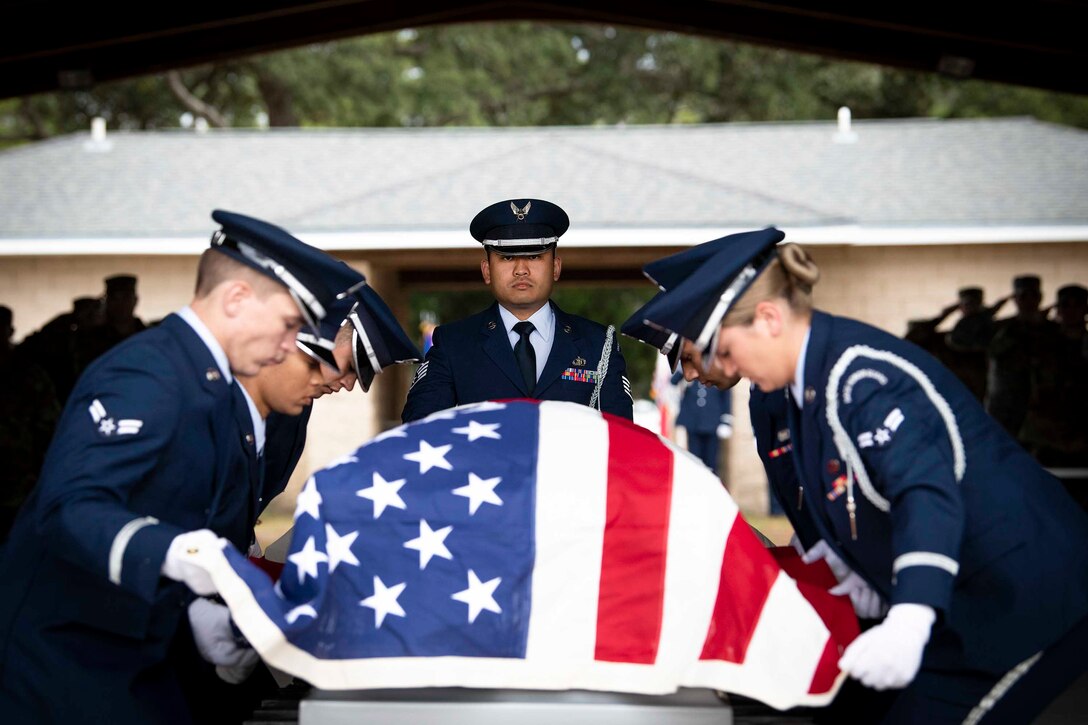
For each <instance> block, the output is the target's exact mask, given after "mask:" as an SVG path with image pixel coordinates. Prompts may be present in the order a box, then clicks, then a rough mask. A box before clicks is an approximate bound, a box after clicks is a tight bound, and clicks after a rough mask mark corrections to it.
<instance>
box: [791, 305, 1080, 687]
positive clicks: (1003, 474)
mask: <svg viewBox="0 0 1088 725" xmlns="http://www.w3.org/2000/svg"><path fill="white" fill-rule="evenodd" d="M804 385H805V388H804V401H803V403H804V406H803V409H802V410H801V411H798V410H797V408H796V406H795V405H794V403H793V402H792V401H791V402H790V403H789V404H788V405H787V406H786V408H787V411H788V415H789V420H790V426H789V427H790V432H791V437H792V442H793V451H792V454H793V456H794V459H795V462H796V464H797V473H798V480H799V482H800V483H801V485H802V486H803V487H804V499H805V501H804V506H805V507H806V508H807V510H808V514H807V515H808V516H810V517H811V518H812V521H813V523H814V525H815V526H816V528H817V529H818V531H819V533H820V537H821V538H823V539H824V540H826V541H827V542H828V543H829V544H830V545H831V546H832V547H833V548H834V549H835V550H836V552H837V553H838V554H839V556H840V557H842V558H843V560H844V561H846V562H847V563H848V564H849V565H850V566H851V567H852V568H853V569H854V570H855V571H857V572H858V573H860V574H861V575H863V576H864V577H865V578H866V579H867V580H868V581H869V583H870V584H871V585H873V586H874V587H875V588H876V589H877V590H878V591H880V592H881V593H882V594H883V595H884V597H885V598H886V599H887V600H888V601H889V602H890V603H891V604H893V605H894V604H899V603H902V602H915V603H920V604H926V605H929V606H931V607H933V608H934V609H936V610H937V612H938V621H937V624H936V625H935V626H934V630H933V634H932V637H931V639H930V643H929V645H928V646H927V647H926V651H925V655H924V659H923V667H926V668H934V669H955V670H961V669H975V670H983V671H987V672H991V673H994V674H998V673H1003V672H1006V671H1008V670H1009V669H1010V668H1012V667H1013V666H1014V665H1016V664H1017V663H1019V662H1021V661H1023V660H1024V659H1026V658H1028V657H1030V656H1031V655H1033V654H1035V653H1036V652H1038V651H1040V650H1041V649H1043V648H1045V647H1047V646H1048V645H1050V644H1051V643H1053V642H1054V641H1056V640H1057V639H1058V638H1060V637H1061V635H1062V634H1064V633H1065V632H1066V631H1068V630H1069V629H1070V628H1071V627H1072V626H1073V625H1074V624H1075V623H1076V622H1078V621H1079V620H1080V619H1081V618H1083V617H1085V616H1086V614H1088V567H1085V566H1084V555H1085V552H1086V551H1088V516H1086V515H1085V513H1084V511H1082V510H1081V509H1080V507H1078V506H1077V505H1076V504H1075V503H1074V502H1073V500H1072V499H1071V498H1070V497H1069V495H1068V494H1067V493H1066V492H1065V490H1064V488H1063V487H1062V485H1061V483H1060V482H1059V481H1058V480H1057V479H1056V478H1054V477H1053V476H1051V475H1050V474H1048V473H1047V472H1046V471H1044V470H1043V469H1042V468H1040V467H1039V466H1038V465H1037V464H1036V463H1035V461H1034V460H1033V459H1032V458H1031V457H1030V456H1029V455H1028V454H1027V453H1026V452H1025V451H1024V450H1023V449H1022V448H1021V447H1020V446H1019V445H1017V443H1016V442H1015V441H1014V440H1013V439H1012V438H1010V437H1009V436H1008V435H1007V434H1006V433H1005V432H1004V431H1003V430H1002V429H1001V427H1000V426H999V425H998V424H997V423H996V422H995V421H994V420H993V419H991V418H990V417H989V416H988V415H987V414H986V413H985V411H984V410H983V409H982V406H981V405H980V404H979V403H978V400H977V399H976V398H975V397H974V396H973V395H972V394H971V393H970V391H969V390H968V389H967V388H966V387H964V385H963V384H962V383H961V382H960V381H959V380H958V379H957V378H956V377H955V376H954V375H953V374H952V373H951V372H949V371H948V370H947V369H945V368H944V367H943V366H942V365H941V364H940V363H938V362H937V361H936V360H935V359H934V358H933V357H931V356H930V355H929V354H927V353H925V352H923V351H921V350H920V349H919V348H917V347H915V346H914V345H912V344H911V343H908V342H905V341H903V340H900V339H899V338H896V337H894V336H892V335H889V334H887V333H885V332H883V331H881V330H878V329H876V328H874V327H870V326H869V325H865V324H863V323H860V322H856V321H853V320H849V319H844V318H839V317H832V316H830V315H827V314H824V313H820V312H817V313H815V314H814V316H813V320H812V332H811V337H810V339H809V344H808V349H807V356H806V359H805V369H804ZM851 497H852V498H853V500H854V502H855V504H856V506H857V511H856V528H857V536H856V538H854V537H853V536H852V533H851V526H850V518H849V514H848V501H849V499H850V498H851Z"/></svg>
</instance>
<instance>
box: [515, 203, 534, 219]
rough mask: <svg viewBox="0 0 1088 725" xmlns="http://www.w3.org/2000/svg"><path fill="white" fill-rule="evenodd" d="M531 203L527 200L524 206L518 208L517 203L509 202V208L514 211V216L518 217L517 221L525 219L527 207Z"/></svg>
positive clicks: (527, 211)
mask: <svg viewBox="0 0 1088 725" xmlns="http://www.w3.org/2000/svg"><path fill="white" fill-rule="evenodd" d="M532 205H533V202H531V201H527V202H525V208H524V209H519V208H518V205H517V204H515V203H514V202H510V210H511V211H512V212H514V216H516V217H517V218H518V221H519V222H520V221H525V217H526V215H527V214H528V213H529V207H531V206H532Z"/></svg>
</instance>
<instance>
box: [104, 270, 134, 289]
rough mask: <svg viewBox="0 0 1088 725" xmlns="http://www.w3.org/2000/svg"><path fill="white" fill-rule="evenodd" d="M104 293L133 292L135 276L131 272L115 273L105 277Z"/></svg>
mask: <svg viewBox="0 0 1088 725" xmlns="http://www.w3.org/2000/svg"><path fill="white" fill-rule="evenodd" d="M105 282H106V294H110V293H111V292H134V291H135V290H136V277H135V276H134V275H131V274H115V275H113V276H112V277H106V279H105Z"/></svg>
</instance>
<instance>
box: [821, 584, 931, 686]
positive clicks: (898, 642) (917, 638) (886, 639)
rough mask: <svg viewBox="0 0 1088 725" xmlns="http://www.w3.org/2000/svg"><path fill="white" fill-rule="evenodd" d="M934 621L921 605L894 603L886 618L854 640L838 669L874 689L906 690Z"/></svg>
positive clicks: (917, 665) (920, 663) (925, 607)
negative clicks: (901, 688) (902, 688)
mask: <svg viewBox="0 0 1088 725" xmlns="http://www.w3.org/2000/svg"><path fill="white" fill-rule="evenodd" d="M936 619H937V614H936V612H934V611H933V608H932V607H927V606H926V605H924V604H896V605H895V606H894V607H892V608H891V610H889V611H888V617H887V618H886V619H885V620H884V621H883V622H881V623H880V624H878V625H877V626H875V627H873V628H872V629H870V630H869V631H868V632H865V633H864V634H862V635H861V636H860V637H858V638H857V639H855V640H854V641H853V642H852V643H851V644H850V646H849V647H847V648H846V652H844V653H843V655H842V658H841V659H839V669H840V670H842V671H843V672H845V673H846V674H848V675H850V676H851V677H853V678H855V679H858V680H861V684H863V685H865V686H866V687H871V688H873V689H874V690H887V689H892V688H900V687H906V686H907V685H909V684H910V683H911V681H912V680H914V676H915V675H917V674H918V668H919V667H921V666H922V651H923V650H924V649H925V646H926V643H927V642H929V633H930V629H931V628H932V627H933V622H934V621H935V620H936Z"/></svg>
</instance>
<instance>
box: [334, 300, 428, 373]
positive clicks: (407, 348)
mask: <svg viewBox="0 0 1088 725" xmlns="http://www.w3.org/2000/svg"><path fill="white" fill-rule="evenodd" d="M356 294H357V296H358V302H356V304H355V305H354V306H353V307H352V309H351V312H349V313H348V318H347V321H346V322H345V323H344V324H351V325H352V327H353V329H354V332H353V333H352V346H351V353H352V364H353V365H354V366H355V374H356V375H357V376H358V378H359V385H361V386H362V388H363V390H370V384H371V383H372V382H373V381H374V376H375V375H379V374H381V372H382V370H384V369H385V368H387V367H390V366H392V365H397V364H399V363H406V362H418V361H420V360H422V359H423V355H422V354H421V353H420V352H419V349H418V348H417V347H416V346H415V343H413V342H412V341H411V339H410V338H409V337H408V334H407V333H406V332H405V331H404V329H403V328H402V327H401V326H400V323H399V322H397V318H396V315H394V314H393V311H392V310H390V309H389V306H388V305H386V304H385V300H383V299H382V298H381V297H380V296H379V295H378V293H377V292H375V291H374V288H373V287H369V286H364V287H362V288H360V289H359V290H358V292H357V293H356Z"/></svg>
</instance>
